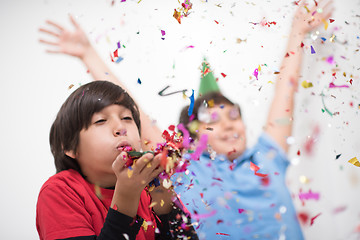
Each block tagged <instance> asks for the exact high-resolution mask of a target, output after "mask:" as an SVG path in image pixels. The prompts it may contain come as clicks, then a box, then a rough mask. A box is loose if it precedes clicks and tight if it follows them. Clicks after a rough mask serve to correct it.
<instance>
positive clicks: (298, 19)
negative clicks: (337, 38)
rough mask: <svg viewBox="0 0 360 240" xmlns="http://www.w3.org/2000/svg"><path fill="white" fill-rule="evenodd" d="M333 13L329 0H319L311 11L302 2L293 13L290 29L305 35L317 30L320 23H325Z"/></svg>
mask: <svg viewBox="0 0 360 240" xmlns="http://www.w3.org/2000/svg"><path fill="white" fill-rule="evenodd" d="M333 11H334V7H333V5H332V1H331V0H330V1H324V0H320V1H318V2H317V6H316V5H315V6H313V7H312V8H311V9H309V8H308V7H307V6H306V3H305V2H303V3H301V4H300V5H299V8H298V9H297V11H296V13H295V16H294V19H293V23H292V29H293V31H296V32H297V33H300V34H306V33H308V32H310V31H311V30H313V29H315V28H317V27H318V26H319V25H320V24H321V23H325V21H326V20H327V19H329V17H330V16H331V14H332V12H333Z"/></svg>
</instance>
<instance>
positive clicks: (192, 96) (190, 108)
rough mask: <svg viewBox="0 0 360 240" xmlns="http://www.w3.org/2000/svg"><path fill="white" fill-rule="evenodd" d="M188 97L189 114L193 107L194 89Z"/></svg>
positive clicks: (189, 114)
mask: <svg viewBox="0 0 360 240" xmlns="http://www.w3.org/2000/svg"><path fill="white" fill-rule="evenodd" d="M189 99H190V106H189V110H188V116H191V114H192V112H193V108H194V101H195V99H194V89H192V94H191V96H190V97H189Z"/></svg>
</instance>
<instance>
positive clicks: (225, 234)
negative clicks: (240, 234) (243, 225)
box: [216, 232, 230, 236]
mask: <svg viewBox="0 0 360 240" xmlns="http://www.w3.org/2000/svg"><path fill="white" fill-rule="evenodd" d="M216 235H223V236H230V234H227V233H220V232H218V233H216Z"/></svg>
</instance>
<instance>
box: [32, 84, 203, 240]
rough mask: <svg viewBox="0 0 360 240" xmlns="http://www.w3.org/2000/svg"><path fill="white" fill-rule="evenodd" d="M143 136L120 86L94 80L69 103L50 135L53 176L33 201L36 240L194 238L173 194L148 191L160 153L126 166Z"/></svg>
mask: <svg viewBox="0 0 360 240" xmlns="http://www.w3.org/2000/svg"><path fill="white" fill-rule="evenodd" d="M140 133H141V125H140V114H139V110H138V107H137V106H136V104H135V102H134V101H133V99H132V98H131V97H130V96H129V95H128V94H127V93H126V92H125V90H124V89H122V88H121V87H119V86H118V85H115V84H113V83H110V82H107V81H96V82H92V83H88V84H85V85H83V86H81V87H79V88H78V89H77V90H75V91H74V92H73V93H72V94H71V95H70V96H69V97H68V99H67V100H66V101H65V103H64V104H63V105H62V107H61V109H60V111H59V112H58V115H57V117H56V119H55V121H54V123H53V125H52V127H51V131H50V146H51V151H52V153H53V155H54V158H55V166H56V171H57V174H55V175H54V176H52V177H50V178H49V180H48V181H47V182H46V183H45V184H44V185H43V187H42V188H41V191H40V194H39V197H38V203H37V210H36V226H37V230H38V233H39V236H40V239H155V238H156V239H178V238H182V237H187V236H189V237H192V238H193V239H197V235H196V233H195V232H194V230H193V228H192V227H191V225H190V226H189V225H188V224H187V223H190V221H188V216H187V214H185V213H184V212H183V210H182V205H181V204H180V203H179V201H178V200H177V199H176V197H174V196H175V194H174V192H173V191H172V190H168V189H165V188H164V187H163V186H159V187H157V188H155V190H153V191H150V192H148V191H146V186H147V185H148V184H149V183H150V182H151V181H152V180H153V179H154V178H155V177H157V176H158V175H159V174H160V173H161V172H162V171H163V170H164V169H163V168H162V167H161V166H160V161H161V155H162V154H158V155H156V156H154V155H153V154H151V153H147V154H145V155H143V156H142V157H140V158H139V159H138V160H137V161H136V162H134V164H133V165H132V166H131V167H130V168H128V167H126V166H125V163H126V162H127V160H128V158H129V156H128V153H127V152H125V151H124V149H126V148H132V149H134V150H136V151H139V150H140V149H141V144H142V142H143V141H141V140H140ZM145 150H146V149H145ZM174 199H175V200H174ZM155 202H156V203H157V204H155ZM160 202H161V204H160ZM154 204H155V205H154Z"/></svg>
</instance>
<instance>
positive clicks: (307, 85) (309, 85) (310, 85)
mask: <svg viewBox="0 0 360 240" xmlns="http://www.w3.org/2000/svg"><path fill="white" fill-rule="evenodd" d="M301 86H302V87H303V88H311V87H313V84H312V83H311V82H308V81H303V82H302V83H301Z"/></svg>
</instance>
